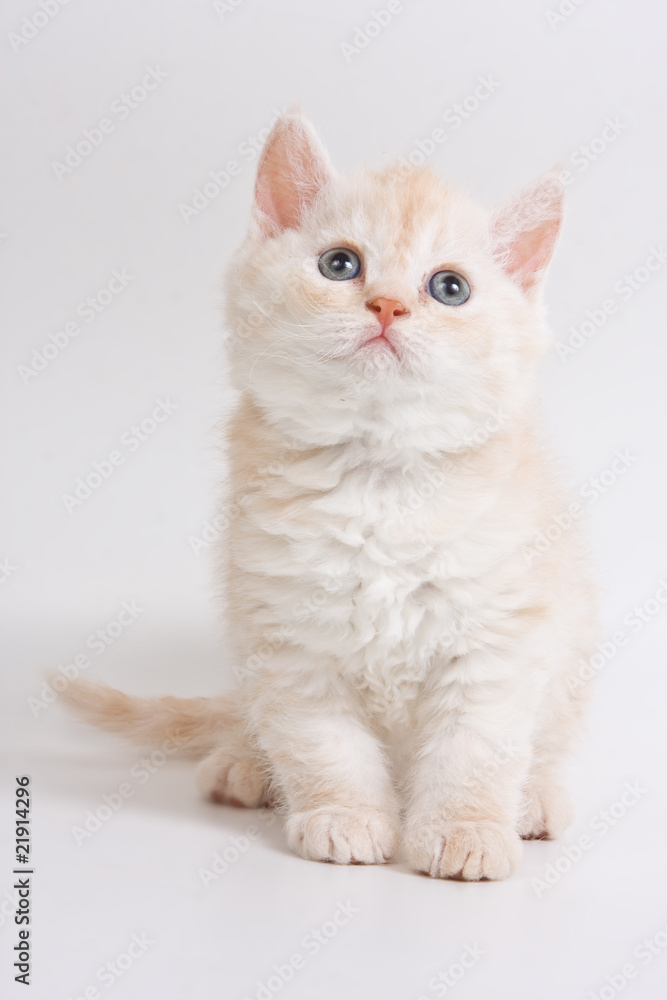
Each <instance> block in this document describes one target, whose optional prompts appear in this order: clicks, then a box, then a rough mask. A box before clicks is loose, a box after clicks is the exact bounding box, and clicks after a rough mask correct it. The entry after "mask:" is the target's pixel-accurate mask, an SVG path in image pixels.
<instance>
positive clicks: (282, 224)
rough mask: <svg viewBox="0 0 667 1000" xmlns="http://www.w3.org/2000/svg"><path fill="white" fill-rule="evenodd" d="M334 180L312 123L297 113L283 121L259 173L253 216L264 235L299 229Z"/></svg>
mask: <svg viewBox="0 0 667 1000" xmlns="http://www.w3.org/2000/svg"><path fill="white" fill-rule="evenodd" d="M332 176H333V168H332V167H331V163H330V161H329V157H328V156H327V154H326V152H325V150H324V147H323V146H322V144H321V143H320V141H319V139H318V137H317V135H316V133H315V130H314V129H313V127H312V126H311V124H310V122H308V121H307V120H306V119H305V118H304V117H303V115H301V114H299V112H298V111H297V110H293V111H291V112H289V113H288V114H286V115H283V116H282V117H281V118H279V119H278V121H277V122H276V124H275V125H274V127H273V129H272V131H271V134H270V135H269V137H268V139H267V140H266V145H265V146H264V149H263V150H262V155H261V157H260V161H259V167H258V169H257V182H256V184H255V205H254V212H253V215H254V218H255V221H256V222H257V223H258V225H259V229H260V231H261V233H262V235H264V236H274V235H276V233H278V232H280V231H281V230H283V229H296V228H297V226H298V225H299V221H300V219H301V216H302V215H303V213H304V211H305V210H306V209H307V208H309V206H310V205H311V204H312V203H313V201H314V200H315V198H316V197H317V195H318V194H319V192H320V191H321V189H322V188H323V187H324V185H325V184H326V183H327V182H328V181H329V180H330V179H331V177H332Z"/></svg>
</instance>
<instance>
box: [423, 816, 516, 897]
mask: <svg viewBox="0 0 667 1000" xmlns="http://www.w3.org/2000/svg"><path fill="white" fill-rule="evenodd" d="M405 850H406V855H407V860H408V861H409V863H410V864H411V865H412V867H413V868H416V870H417V871H419V872H422V873H423V874H424V875H430V876H431V877H432V878H453V879H464V880H465V881H469V882H478V881H480V879H494V880H496V879H503V878H507V876H508V875H510V874H511V872H513V871H514V869H515V868H516V866H517V865H518V863H519V861H520V859H521V841H520V840H519V838H518V836H517V834H516V832H515V831H514V830H512V828H511V827H505V826H501V825H500V824H499V823H492V822H474V821H449V822H447V821H446V822H437V821H428V822H425V823H422V824H418V823H412V824H411V826H410V831H409V832H408V834H407V835H406V838H405Z"/></svg>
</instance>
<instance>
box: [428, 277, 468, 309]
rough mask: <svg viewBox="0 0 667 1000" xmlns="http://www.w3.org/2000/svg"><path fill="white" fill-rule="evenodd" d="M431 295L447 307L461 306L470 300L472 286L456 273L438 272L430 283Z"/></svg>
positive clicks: (429, 290)
mask: <svg viewBox="0 0 667 1000" xmlns="http://www.w3.org/2000/svg"><path fill="white" fill-rule="evenodd" d="M428 292H429V295H432V296H433V298H434V299H437V300H438V302H442V303H443V305H446V306H461V305H463V303H464V302H467V301H468V299H469V298H470V285H469V284H468V282H467V281H466V279H465V278H464V277H463V276H462V275H460V274H457V273H456V271H438V272H437V273H436V274H434V275H433V277H432V278H431V280H430V281H429V283H428Z"/></svg>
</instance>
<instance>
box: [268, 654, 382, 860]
mask: <svg viewBox="0 0 667 1000" xmlns="http://www.w3.org/2000/svg"><path fill="white" fill-rule="evenodd" d="M292 655H293V656H294V657H297V656H298V655H299V654H298V652H296V651H295V652H293V654H292ZM251 704H252V708H251V713H250V714H251V718H252V727H253V731H254V733H255V735H256V738H257V741H258V743H259V745H260V746H261V748H262V751H263V752H264V753H265V754H266V756H267V757H268V759H269V761H270V766H271V772H272V778H273V780H274V781H275V783H276V786H277V791H278V794H279V795H280V798H281V800H282V802H283V803H284V806H285V809H286V813H287V823H286V830H287V840H288V843H289V846H290V847H291V849H292V850H293V851H295V852H296V853H297V854H300V855H301V856H302V857H304V858H308V859H310V860H313V861H333V862H336V863H338V864H355V863H358V864H383V863H384V862H387V861H390V860H391V859H392V857H393V856H394V853H395V850H396V847H397V842H398V807H397V800H396V795H395V792H394V789H393V787H392V781H391V777H390V774H389V769H388V767H387V763H386V760H385V756H384V752H383V749H382V747H381V746H380V743H379V741H378V740H377V739H376V737H375V736H374V735H373V734H372V733H371V732H370V730H369V729H368V728H367V727H366V726H365V725H364V724H363V722H362V720H361V718H360V717H359V714H358V710H357V706H355V704H354V703H353V695H352V693H351V692H350V691H349V690H347V689H346V688H344V687H343V685H342V683H341V684H339V685H338V686H337V687H335V688H334V687H333V686H332V685H331V686H330V685H328V684H327V685H326V686H325V684H324V683H322V682H318V683H317V684H316V683H314V682H311V683H310V684H308V682H307V681H305V680H303V679H302V678H300V679H299V681H298V686H297V684H296V682H295V680H294V679H293V680H292V682H291V684H290V685H289V686H287V684H286V683H285V680H284V675H283V677H282V678H281V677H280V675H277V674H276V673H274V672H273V671H272V673H271V674H270V675H269V674H268V673H267V674H266V675H264V676H263V677H262V679H261V682H260V684H258V685H257V687H256V689H255V693H254V696H253V697H252V699H251Z"/></svg>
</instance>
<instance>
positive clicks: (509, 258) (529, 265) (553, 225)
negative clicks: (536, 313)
mask: <svg viewBox="0 0 667 1000" xmlns="http://www.w3.org/2000/svg"><path fill="white" fill-rule="evenodd" d="M562 215H563V190H562V185H561V184H560V182H559V181H558V178H557V177H556V175H555V174H547V175H546V176H544V177H541V178H538V180H537V181H536V182H535V183H534V184H533V185H531V186H530V187H529V188H527V189H526V190H525V191H523V192H522V193H521V194H520V195H519V196H518V197H517V198H516V199H515V200H513V201H511V202H510V203H509V204H508V205H506V206H504V207H503V208H502V209H501V210H500V212H499V213H498V214H497V216H496V217H495V219H494V221H493V226H492V231H493V238H494V252H495V255H496V257H497V258H498V259H499V260H500V262H501V264H502V266H503V268H504V269H505V271H507V273H508V274H509V275H510V276H511V277H512V278H513V280H514V281H516V283H517V284H518V285H519V286H520V287H521V288H523V290H524V291H525V292H529V291H531V290H532V289H533V288H535V287H536V286H537V285H538V284H539V282H540V280H541V279H542V277H543V276H544V272H545V271H546V269H547V267H548V266H549V262H550V261H551V258H552V256H553V252H554V249H555V247H556V242H557V240H558V235H559V233H560V227H561V222H562Z"/></svg>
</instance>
